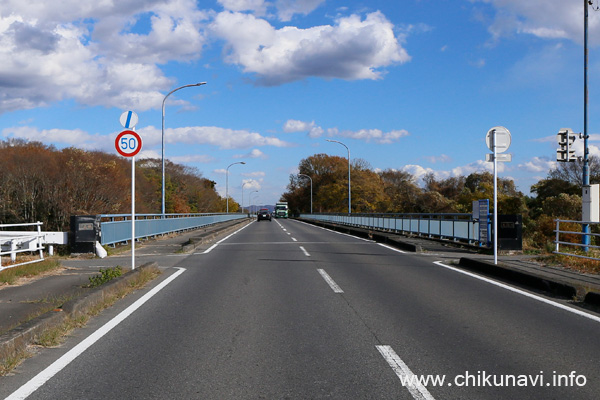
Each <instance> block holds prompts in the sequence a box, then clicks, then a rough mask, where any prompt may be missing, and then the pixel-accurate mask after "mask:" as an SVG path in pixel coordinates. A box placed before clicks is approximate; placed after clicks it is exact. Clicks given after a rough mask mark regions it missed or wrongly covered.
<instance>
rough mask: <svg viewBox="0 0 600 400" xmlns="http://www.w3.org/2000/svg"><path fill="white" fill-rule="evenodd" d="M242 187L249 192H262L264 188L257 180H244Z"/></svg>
mask: <svg viewBox="0 0 600 400" xmlns="http://www.w3.org/2000/svg"><path fill="white" fill-rule="evenodd" d="M242 186H243V187H244V189H246V190H248V189H249V190H260V189H261V188H262V186H261V185H260V182H259V181H257V180H256V179H243V180H242ZM249 193H251V192H249Z"/></svg>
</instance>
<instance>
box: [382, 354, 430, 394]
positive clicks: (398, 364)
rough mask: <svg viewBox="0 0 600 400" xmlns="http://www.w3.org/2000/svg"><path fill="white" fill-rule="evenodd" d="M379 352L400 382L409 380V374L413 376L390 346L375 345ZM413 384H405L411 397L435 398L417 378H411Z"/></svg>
mask: <svg viewBox="0 0 600 400" xmlns="http://www.w3.org/2000/svg"><path fill="white" fill-rule="evenodd" d="M375 347H377V350H379V353H381V355H382V356H383V358H385V361H387V363H388V364H389V365H390V367H392V369H393V370H394V372H395V373H396V375H397V376H398V378H400V380H401V381H402V382H410V380H411V376H414V374H413V373H412V371H411V370H410V368H408V365H406V364H405V363H404V361H402V359H401V358H400V357H398V354H396V352H395V351H394V349H392V348H391V346H375ZM412 382H414V384H413V385H406V386H405V388H407V389H408V391H409V392H410V394H412V397H413V398H415V399H417V400H435V398H434V397H433V396H432V395H431V393H429V391H428V390H427V388H426V387H425V386H423V385H422V384H421V382H419V381H418V380H416V379H414V380H412Z"/></svg>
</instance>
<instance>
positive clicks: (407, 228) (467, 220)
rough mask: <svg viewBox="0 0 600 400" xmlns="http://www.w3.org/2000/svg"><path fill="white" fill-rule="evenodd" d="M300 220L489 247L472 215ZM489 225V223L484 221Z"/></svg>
mask: <svg viewBox="0 0 600 400" xmlns="http://www.w3.org/2000/svg"><path fill="white" fill-rule="evenodd" d="M300 217H301V218H305V219H312V220H316V221H326V222H333V223H336V224H341V225H349V226H355V227H359V228H367V229H376V230H382V231H389V232H397V233H404V234H407V233H409V234H415V235H419V236H426V237H430V238H437V239H447V240H453V241H462V242H466V243H469V244H476V245H480V246H488V245H489V244H488V243H487V238H485V239H484V240H480V238H479V221H478V220H474V219H473V216H472V214H462V213H440V214H357V213H354V214H347V213H328V214H300ZM485 223H486V224H488V221H485Z"/></svg>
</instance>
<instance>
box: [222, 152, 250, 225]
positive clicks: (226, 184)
mask: <svg viewBox="0 0 600 400" xmlns="http://www.w3.org/2000/svg"><path fill="white" fill-rule="evenodd" d="M235 164H246V163H245V162H243V161H238V162H234V163H231V164H229V166H228V167H227V170H226V172H225V198H226V202H227V213H228V214H229V167H231V166H232V165H235Z"/></svg>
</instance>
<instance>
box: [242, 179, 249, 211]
mask: <svg viewBox="0 0 600 400" xmlns="http://www.w3.org/2000/svg"><path fill="white" fill-rule="evenodd" d="M249 184H250V182H244V183H242V213H243V212H244V186H246V185H249Z"/></svg>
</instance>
